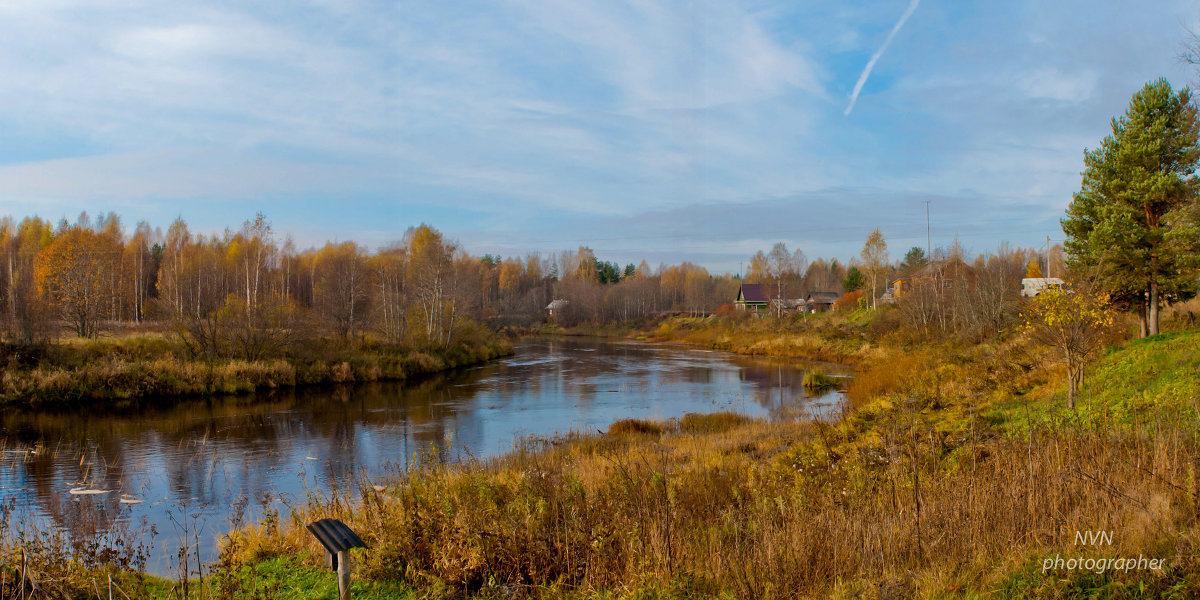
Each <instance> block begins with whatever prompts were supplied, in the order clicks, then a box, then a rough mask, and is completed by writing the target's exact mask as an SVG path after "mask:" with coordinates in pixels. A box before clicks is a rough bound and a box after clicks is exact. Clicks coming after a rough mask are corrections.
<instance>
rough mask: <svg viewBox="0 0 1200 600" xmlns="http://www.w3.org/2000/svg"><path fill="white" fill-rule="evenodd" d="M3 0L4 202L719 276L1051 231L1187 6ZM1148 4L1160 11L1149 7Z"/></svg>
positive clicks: (1188, 20)
mask: <svg viewBox="0 0 1200 600" xmlns="http://www.w3.org/2000/svg"><path fill="white" fill-rule="evenodd" d="M912 4H913V0H878V1H876V0H871V1H864V2H812V1H807V0H805V1H782V2H766V1H762V2H759V1H751V2H698V1H679V2H670V1H663V2H647V1H636V2H621V1H617V0H594V1H593V0H564V1H552V2H545V1H533V0H499V1H495V2H470V1H460V2H422V1H414V2H371V1H362V2H359V1H355V0H345V1H341V0H308V1H302V0H288V1H274V0H264V1H260V2H253V3H251V2H240V3H235V2H221V1H217V2H192V1H190V0H177V1H174V2H143V1H140V0H103V1H96V0H88V1H84V0H8V1H6V2H0V82H2V83H0V132H2V133H0V213H6V214H12V215H16V216H24V215H29V214H39V215H41V216H43V217H48V218H52V219H57V218H60V217H64V216H66V217H69V218H72V219H73V218H74V216H75V215H77V214H78V213H79V212H80V211H82V210H87V211H89V212H91V213H96V212H99V211H109V210H113V211H117V212H118V213H120V214H121V215H122V216H123V217H124V218H125V219H126V221H127V225H130V226H132V225H133V223H135V222H136V221H138V220H143V219H145V220H148V221H150V222H151V223H152V224H153V225H157V226H162V227H164V228H165V227H166V226H167V225H168V224H169V223H170V221H171V220H173V219H174V218H175V217H176V216H182V217H183V218H184V219H185V220H186V221H187V222H188V223H189V224H190V225H192V226H193V228H196V229H200V230H204V231H219V230H221V229H223V228H224V227H226V226H237V225H238V224H240V223H241V222H242V221H244V220H246V219H249V218H252V217H253V215H254V213H255V212H257V211H262V212H265V213H266V214H267V216H268V217H269V218H270V219H271V220H272V221H273V223H274V224H275V228H276V230H278V231H280V232H284V233H290V234H291V235H293V236H294V238H295V239H296V242H297V243H298V244H299V245H300V246H307V245H311V244H317V243H320V242H323V241H324V240H326V239H339V240H347V239H353V240H356V241H359V242H362V243H364V244H366V245H368V246H371V247H375V246H379V245H383V244H386V243H388V242H391V241H394V240H396V239H398V238H399V237H400V236H401V235H402V234H403V232H404V230H405V229H406V228H408V227H409V226H411V225H415V224H418V223H421V222H428V223H430V224H432V225H434V226H436V227H438V228H439V229H441V230H443V231H444V232H446V233H447V234H448V235H449V236H451V237H453V238H456V239H458V240H460V241H461V242H462V243H463V244H464V246H465V247H466V248H467V249H468V250H469V251H471V252H473V253H477V254H482V253H484V252H491V253H499V254H501V255H505V256H508V255H514V254H524V253H526V252H529V251H534V250H541V251H556V250H560V249H567V248H574V247H576V246H578V245H580V244H586V245H589V246H591V247H592V248H593V249H595V251H596V253H597V255H598V256H599V257H600V258H602V259H607V260H615V261H618V262H621V263H626V262H637V261H638V260H641V259H643V258H645V259H647V260H649V261H650V262H651V263H652V264H656V263H659V262H668V263H672V262H678V261H681V260H691V261H693V262H698V263H700V264H703V265H705V266H708V267H709V268H710V269H712V270H714V271H719V272H724V271H736V270H737V269H738V268H739V263H743V262H745V261H746V260H747V259H748V257H749V256H750V255H751V254H753V253H754V252H755V251H756V250H759V249H769V247H770V245H771V244H773V243H775V242H777V241H784V242H786V243H787V244H788V246H789V247H791V248H797V247H798V248H801V249H803V250H804V252H805V254H806V255H807V256H809V257H810V258H813V257H816V256H838V257H842V258H846V257H849V256H852V255H854V254H857V252H858V249H859V248H860V247H861V245H862V241H863V240H864V238H865V237H866V234H867V232H868V231H869V230H870V229H872V228H874V227H879V228H881V229H882V230H883V233H884V235H885V236H886V237H887V239H888V240H889V244H890V247H891V250H892V255H893V257H894V258H898V257H899V256H900V255H902V254H903V251H904V249H905V248H907V247H909V246H913V245H922V246H923V245H924V243H925V201H927V200H928V201H930V203H931V207H932V215H933V216H932V227H933V237H934V245H935V246H937V245H939V244H941V245H945V244H949V243H950V242H951V241H952V240H953V239H954V237H955V236H957V237H958V238H959V239H960V240H961V242H962V243H963V245H964V246H965V247H966V248H967V249H968V250H971V251H975V252H979V251H986V250H989V249H991V248H994V247H995V246H996V244H998V243H999V242H1000V241H1002V240H1007V241H1009V242H1011V243H1013V244H1017V245H1026V246H1040V245H1042V244H1043V243H1044V239H1045V236H1046V235H1051V236H1054V237H1061V231H1060V230H1059V228H1058V218H1059V217H1060V215H1061V213H1062V210H1063V209H1064V208H1065V207H1066V205H1067V203H1068V202H1069V201H1070V197H1071V193H1072V192H1073V191H1075V190H1076V189H1077V188H1078V185H1079V171H1080V169H1081V168H1082V154H1083V150H1084V148H1085V147H1094V146H1096V145H1097V144H1098V143H1099V140H1100V139H1101V138H1102V137H1103V136H1104V135H1106V134H1107V133H1108V127H1109V119H1111V117H1112V116H1114V115H1116V114H1118V113H1120V112H1122V111H1123V110H1124V109H1125V106H1126V105H1127V103H1128V101H1129V97H1130V96H1131V95H1132V94H1133V93H1134V92H1135V91H1136V90H1137V89H1138V88H1140V87H1141V86H1142V85H1143V84H1144V83H1145V82H1146V81H1148V80H1150V79H1153V78H1155V77H1158V76H1165V77H1167V78H1168V79H1169V80H1170V81H1171V82H1172V83H1173V84H1174V85H1176V86H1183V85H1190V84H1194V82H1195V80H1196V77H1197V71H1196V69H1195V68H1193V67H1191V66H1189V65H1185V64H1181V63H1180V62H1179V61H1178V59H1177V58H1176V56H1177V55H1178V53H1179V52H1180V51H1181V49H1182V44H1183V42H1184V40H1185V39H1186V37H1187V33H1186V29H1187V28H1188V27H1191V28H1193V29H1196V28H1197V25H1198V20H1200V3H1197V2H1195V1H1194V0H1189V1H1183V0H1159V1H1156V2H1154V3H1144V2H1134V1H1083V0H1062V1H1056V2H1045V1H1031V0H1011V1H1006V2H987V3H983V2H960V1H957V0H956V1H953V2H951V1H948V0H923V1H920V2H919V4H916V6H915V8H913V10H912V11H911V16H910V17H909V18H908V19H907V20H906V21H905V23H904V24H903V26H902V27H901V28H900V29H899V30H898V31H897V32H896V33H895V35H894V36H893V38H892V40H891V43H890V44H889V45H888V46H887V48H886V49H885V50H884V52H883V53H882V54H881V55H880V56H879V58H878V60H877V61H876V63H875V65H874V68H873V70H872V71H871V73H870V76H869V77H868V78H867V79H866V81H865V82H864V84H863V86H862V89H861V93H860V95H859V96H858V98H857V101H856V102H855V104H854V106H853V110H851V111H850V112H849V113H848V114H847V112H846V110H847V107H848V106H849V105H850V97H851V94H852V92H853V90H854V87H855V84H856V82H857V81H858V80H859V78H860V76H861V75H862V72H863V69H864V67H865V66H866V65H867V63H868V61H869V60H870V59H871V57H872V56H873V55H874V54H876V53H877V52H879V50H880V48H881V46H882V45H883V44H884V42H885V40H887V38H888V35H889V32H890V31H892V30H893V29H894V28H895V26H896V24H897V21H898V20H899V19H900V18H901V15H903V14H904V13H905V12H906V10H907V9H909V8H910V7H911V6H912ZM1151 6H1152V7H1153V9H1150V8H1149V7H1151Z"/></svg>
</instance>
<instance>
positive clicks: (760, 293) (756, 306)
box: [733, 283, 770, 312]
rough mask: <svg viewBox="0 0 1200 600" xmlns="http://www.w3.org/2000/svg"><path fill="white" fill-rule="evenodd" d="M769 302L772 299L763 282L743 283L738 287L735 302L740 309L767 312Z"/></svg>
mask: <svg viewBox="0 0 1200 600" xmlns="http://www.w3.org/2000/svg"><path fill="white" fill-rule="evenodd" d="M769 304H770V299H769V298H767V292H766V290H765V289H763V285H762V284H761V283H743V284H742V286H741V287H740V288H738V295H737V300H735V301H734V303H733V305H734V306H736V307H737V309H738V310H752V311H754V312H765V311H766V310H767V307H768V305H769Z"/></svg>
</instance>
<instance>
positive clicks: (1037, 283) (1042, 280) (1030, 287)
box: [1021, 277, 1063, 298]
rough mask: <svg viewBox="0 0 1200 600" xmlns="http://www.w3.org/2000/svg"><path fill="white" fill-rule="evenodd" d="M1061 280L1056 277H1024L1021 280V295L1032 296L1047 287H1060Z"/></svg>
mask: <svg viewBox="0 0 1200 600" xmlns="http://www.w3.org/2000/svg"><path fill="white" fill-rule="evenodd" d="M1062 286H1063V280H1061V279H1059V278H1057V277H1026V278H1025V279H1022V280H1021V297H1022V298H1032V297H1034V296H1036V295H1038V294H1040V293H1042V292H1044V291H1046V290H1049V289H1061V288H1062Z"/></svg>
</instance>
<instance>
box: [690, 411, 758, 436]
mask: <svg viewBox="0 0 1200 600" xmlns="http://www.w3.org/2000/svg"><path fill="white" fill-rule="evenodd" d="M748 421H749V419H747V418H746V417H744V416H742V415H739V414H737V413H730V412H719V413H709V414H701V413H688V414H686V415H684V416H683V418H682V419H680V420H679V430H680V431H682V432H684V433H720V432H722V431H729V430H730V429H733V428H734V427H737V426H738V425H741V424H743V423H746V422H748Z"/></svg>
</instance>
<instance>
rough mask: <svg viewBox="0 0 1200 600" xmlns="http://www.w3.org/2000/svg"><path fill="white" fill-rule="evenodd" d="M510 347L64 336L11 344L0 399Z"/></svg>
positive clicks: (310, 375)
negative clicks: (214, 353)
mask: <svg viewBox="0 0 1200 600" xmlns="http://www.w3.org/2000/svg"><path fill="white" fill-rule="evenodd" d="M511 353H512V347H511V345H510V344H508V343H507V342H505V341H503V340H500V339H493V338H482V337H481V338H480V339H477V340H472V341H466V342H461V343H458V344H455V345H453V346H451V347H447V348H434V349H411V348H399V347H390V346H385V345H381V344H373V343H363V344H353V345H351V344H345V343H341V342H338V341H336V340H317V341H313V342H310V343H308V344H306V345H305V347H304V348H303V349H302V350H295V351H292V352H288V353H286V354H281V355H280V356H278V357H276V358H271V359H265V360H258V361H243V360H235V359H217V360H214V361H211V362H209V361H205V360H199V359H196V358H194V357H192V356H190V355H189V354H188V353H187V352H186V350H185V349H184V348H183V347H182V346H181V345H180V344H179V343H178V342H176V341H174V340H172V339H170V338H168V337H163V336H137V337H122V338H114V339H104V340H70V341H66V342H61V343H55V344H50V345H47V346H41V347H34V348H22V349H20V350H19V351H17V350H10V351H9V355H8V356H7V357H6V358H7V360H8V368H6V369H4V372H3V375H0V404H6V405H18V406H25V407H32V408H68V407H77V406H84V405H86V406H106V405H111V404H113V403H119V402H123V401H129V400H140V399H145V398H164V397H177V396H190V395H201V394H233V393H245V392H253V391H255V390H258V389H267V388H276V387H286V386H295V385H304V384H324V383H349V382H369V381H383V380H398V379H405V378H407V377H412V376H416V375H423V374H428V373H435V372H438V371H444V370H447V369H452V368H456V367H461V366H465V365H470V364H475V363H479V362H483V361H486V360H489V359H492V358H496V357H499V356H504V355H507V354H511Z"/></svg>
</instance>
